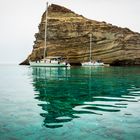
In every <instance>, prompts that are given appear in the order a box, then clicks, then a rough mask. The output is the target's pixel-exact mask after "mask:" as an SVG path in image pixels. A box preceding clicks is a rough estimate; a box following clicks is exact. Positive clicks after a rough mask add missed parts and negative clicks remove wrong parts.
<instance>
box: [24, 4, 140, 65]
mask: <svg viewBox="0 0 140 140" xmlns="http://www.w3.org/2000/svg"><path fill="white" fill-rule="evenodd" d="M44 34H45V12H44V14H43V15H42V19H41V23H40V24H39V32H38V33H36V34H35V38H36V40H35V41H34V46H33V51H32V53H31V54H30V55H29V56H28V58H27V60H26V61H25V63H26V64H27V63H28V60H29V59H30V60H39V59H42V58H43V51H44ZM90 34H92V37H93V38H92V57H93V60H102V61H103V62H104V63H108V64H112V65H140V34H139V33H136V32H133V31H131V30H129V29H128V28H120V27H117V26H113V25H112V24H107V23H106V22H98V21H95V20H90V19H87V18H85V17H83V16H82V15H78V14H75V13H74V12H72V11H71V10H69V9H66V8H64V7H61V6H58V5H55V4H52V5H51V6H49V9H48V32H47V55H48V56H62V57H63V58H65V59H66V60H67V61H68V62H70V63H73V64H74V63H81V62H85V61H88V60H89V43H90V40H89V35H90ZM25 63H23V64H25Z"/></svg>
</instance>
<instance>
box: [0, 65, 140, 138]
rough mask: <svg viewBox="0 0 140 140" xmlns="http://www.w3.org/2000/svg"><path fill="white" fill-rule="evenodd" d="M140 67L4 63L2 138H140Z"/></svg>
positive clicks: (0, 113) (1, 70) (0, 76)
mask: <svg viewBox="0 0 140 140" xmlns="http://www.w3.org/2000/svg"><path fill="white" fill-rule="evenodd" d="M139 132H140V67H100V68H91V67H90V68H82V67H72V68H31V67H28V66H15V65H0V140H79V139H80V140H139V139H140V133H139Z"/></svg>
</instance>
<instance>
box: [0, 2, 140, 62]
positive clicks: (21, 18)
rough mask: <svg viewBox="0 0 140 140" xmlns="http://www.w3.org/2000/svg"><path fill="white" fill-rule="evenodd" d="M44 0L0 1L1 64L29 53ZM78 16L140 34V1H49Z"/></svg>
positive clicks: (13, 60)
mask: <svg viewBox="0 0 140 140" xmlns="http://www.w3.org/2000/svg"><path fill="white" fill-rule="evenodd" d="M45 3H46V0H0V63H20V62H21V61H22V60H24V59H25V58H26V57H27V56H28V55H29V53H31V51H32V46H33V41H34V40H35V38H34V34H35V33H36V32H38V25H39V23H40V20H41V16H42V13H43V12H44V10H45ZM49 3H55V4H60V5H63V6H65V7H67V8H70V9H71V10H73V11H74V12H76V13H78V14H82V15H83V16H85V17H87V18H90V19H94V20H98V21H106V22H107V23H112V24H113V25H117V26H120V27H128V28H130V29H131V30H133V31H136V32H140V16H139V14H140V0H49Z"/></svg>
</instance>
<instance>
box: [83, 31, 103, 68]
mask: <svg viewBox="0 0 140 140" xmlns="http://www.w3.org/2000/svg"><path fill="white" fill-rule="evenodd" d="M91 47H92V34H90V48H89V52H90V53H89V60H90V61H88V62H83V63H82V66H104V65H105V64H104V63H103V62H99V61H92V57H91Z"/></svg>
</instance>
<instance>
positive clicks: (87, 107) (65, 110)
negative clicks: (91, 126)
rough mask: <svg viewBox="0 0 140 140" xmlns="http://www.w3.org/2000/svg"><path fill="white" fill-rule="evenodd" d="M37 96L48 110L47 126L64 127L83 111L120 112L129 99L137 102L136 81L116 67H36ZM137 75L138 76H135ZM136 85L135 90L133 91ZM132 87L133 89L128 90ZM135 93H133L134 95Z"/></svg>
mask: <svg viewBox="0 0 140 140" xmlns="http://www.w3.org/2000/svg"><path fill="white" fill-rule="evenodd" d="M32 70H33V71H32V75H33V86H34V88H35V91H37V92H38V94H37V95H36V97H35V98H36V99H38V100H40V101H42V103H41V104H39V106H41V107H42V109H43V110H44V111H45V112H44V113H41V114H40V115H41V116H42V117H44V125H45V126H46V127H48V128H58V127H62V126H63V125H64V123H65V122H69V121H71V120H73V119H74V118H78V117H80V115H82V114H94V115H103V114H104V113H105V112H108V113H109V112H119V111H120V110H121V108H126V107H127V104H128V103H129V102H137V99H136V98H135V97H136V96H139V95H136V94H134V93H133V92H132V90H133V91H138V90H139V87H137V86H135V85H138V83H137V80H135V81H136V83H133V80H132V81H131V79H130V77H129V78H128V77H127V74H126V71H124V70H121V71H120V70H119V71H117V70H115V69H113V68H32ZM133 78H134V77H133ZM131 87H132V90H131ZM128 89H129V90H130V91H128ZM130 95H131V96H130Z"/></svg>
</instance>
